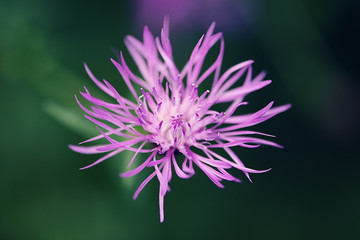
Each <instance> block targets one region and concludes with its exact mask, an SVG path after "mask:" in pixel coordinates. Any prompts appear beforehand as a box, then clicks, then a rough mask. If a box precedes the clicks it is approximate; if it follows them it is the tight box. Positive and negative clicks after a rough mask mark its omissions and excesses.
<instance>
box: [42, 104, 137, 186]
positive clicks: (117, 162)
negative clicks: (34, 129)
mask: <svg viewBox="0 0 360 240" xmlns="http://www.w3.org/2000/svg"><path fill="white" fill-rule="evenodd" d="M43 109H44V111H45V112H46V113H47V114H49V115H50V116H51V117H53V118H54V119H55V120H56V121H58V122H59V123H60V124H62V125H64V127H66V128H68V129H69V130H71V131H73V132H75V133H77V134H79V135H81V136H83V137H85V138H91V137H94V136H97V135H99V132H98V131H97V130H96V128H95V127H94V126H91V125H90V124H89V121H87V120H86V119H85V118H84V117H83V116H82V114H80V113H78V112H76V111H74V110H71V109H70V108H67V107H64V106H61V105H59V104H56V103H53V102H49V101H48V102H45V104H44V106H43ZM120 140H125V138H122V137H121V139H120ZM133 154H134V153H133V152H130V151H124V152H121V153H119V154H118V155H116V156H113V157H112V160H111V161H110V166H111V167H110V170H111V175H112V176H118V173H119V171H120V172H125V171H127V170H128V169H127V164H128V162H129V161H130V160H131V158H132V157H133ZM134 180H135V178H124V179H121V181H120V182H121V184H122V186H123V187H124V188H126V189H133V188H134V183H135V181H134ZM114 181H116V182H119V177H116V178H114Z"/></svg>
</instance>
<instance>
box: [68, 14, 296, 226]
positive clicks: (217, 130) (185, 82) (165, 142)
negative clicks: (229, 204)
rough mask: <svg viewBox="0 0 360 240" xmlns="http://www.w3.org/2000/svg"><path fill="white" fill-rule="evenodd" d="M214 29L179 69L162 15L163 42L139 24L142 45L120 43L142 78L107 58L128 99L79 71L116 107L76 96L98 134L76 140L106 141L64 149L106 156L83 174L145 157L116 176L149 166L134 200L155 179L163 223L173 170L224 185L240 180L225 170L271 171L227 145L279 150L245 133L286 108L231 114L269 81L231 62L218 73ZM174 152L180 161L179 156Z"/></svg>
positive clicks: (219, 38)
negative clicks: (120, 159)
mask: <svg viewBox="0 0 360 240" xmlns="http://www.w3.org/2000/svg"><path fill="white" fill-rule="evenodd" d="M214 28H215V23H213V24H212V25H211V26H210V28H209V29H208V31H207V33H206V34H205V35H203V36H202V37H201V38H200V40H199V41H198V43H197V44H196V46H195V48H194V49H193V51H192V53H191V56H190V58H189V60H188V62H187V63H186V64H185V66H184V68H183V69H182V70H181V71H179V70H178V68H177V67H176V65H175V62H174V60H173V56H172V47H171V44H170V41H169V20H168V18H165V20H164V26H163V29H162V31H161V37H156V38H154V37H153V35H152V34H151V33H150V31H149V30H148V28H147V27H145V28H144V39H143V42H141V41H139V40H137V39H135V38H134V37H131V36H128V37H126V39H125V44H126V46H127V48H128V50H129V52H130V54H131V56H132V58H133V59H134V61H135V63H136V65H137V67H138V70H139V72H140V76H139V75H137V74H135V73H134V72H133V71H131V70H130V69H129V67H128V66H127V64H126V62H125V60H124V57H123V55H122V53H121V52H120V58H119V61H115V60H113V59H111V61H112V62H113V64H114V65H115V67H116V68H117V70H118V71H119V73H120V74H121V76H122V78H123V80H124V82H125V83H126V85H127V87H128V90H129V92H130V93H131V95H132V97H133V99H132V100H128V99H126V98H125V97H123V96H121V95H120V94H119V93H118V92H117V91H116V90H115V88H114V87H113V86H112V85H111V84H110V83H108V82H107V81H106V80H103V82H101V81H99V80H98V79H96V78H95V76H94V75H93V74H92V73H91V71H90V70H89V68H88V67H87V65H86V64H85V69H86V71H87V73H88V75H89V76H90V78H91V79H92V80H93V81H94V83H95V84H96V85H97V86H98V87H99V88H100V89H101V90H102V91H104V92H105V93H106V94H108V95H109V96H110V97H112V98H113V99H114V102H112V103H110V102H106V101H103V100H101V99H98V98H96V97H94V96H92V95H91V94H90V92H89V91H88V90H87V89H86V88H85V92H81V95H82V96H83V97H84V98H85V99H86V100H88V101H89V102H90V103H92V104H93V106H92V107H91V109H87V108H85V107H84V106H83V105H82V104H81V103H80V102H79V101H78V99H77V98H76V96H75V98H76V100H77V102H78V104H79V106H80V107H81V108H82V109H83V110H84V111H85V112H86V115H85V117H86V118H88V119H89V120H90V121H92V122H93V123H95V124H96V125H97V128H98V130H99V132H100V135H98V136H96V137H94V138H91V139H89V140H87V141H85V142H82V143H86V142H92V141H96V140H99V139H105V140H107V141H108V143H107V144H102V145H95V146H74V145H70V148H71V149H72V150H74V151H76V152H79V153H84V154H96V153H107V154H106V155H105V156H103V157H101V158H100V159H98V160H97V161H95V162H94V163H92V164H90V165H89V166H86V167H84V168H82V169H85V168H88V167H91V166H94V165H96V164H98V163H100V162H102V161H104V160H106V159H108V158H109V157H111V156H114V155H116V154H118V153H120V152H122V151H125V150H127V151H132V152H134V156H133V158H132V159H131V160H130V163H129V165H128V167H130V166H131V165H132V164H133V162H134V161H135V159H136V158H137V156H138V155H139V154H147V155H146V160H145V161H144V162H142V163H141V164H138V166H137V167H136V168H134V169H132V170H130V171H128V172H125V173H122V174H121V176H122V177H130V176H133V175H135V174H137V173H139V172H140V171H142V170H143V169H145V168H146V167H150V168H153V172H152V173H151V174H150V175H149V176H148V177H147V178H146V179H145V180H144V182H143V183H142V184H141V185H140V186H139V188H138V189H137V190H136V192H135V194H134V199H136V198H137V196H138V194H139V193H140V192H141V190H142V189H143V188H144V186H145V185H146V184H147V183H148V182H149V181H150V180H151V179H152V178H154V177H155V176H156V177H157V178H158V180H159V183H160V188H159V205H160V221H161V222H162V221H163V220H164V210H163V209H164V196H165V194H166V193H167V192H168V191H169V190H170V188H169V182H170V180H171V177H172V171H173V170H175V173H176V175H177V176H178V177H180V178H189V177H191V176H192V175H193V174H194V173H195V170H194V165H196V166H197V167H198V168H200V169H201V170H202V171H203V172H204V173H205V174H206V175H207V176H208V177H209V178H210V179H211V181H213V182H214V183H215V184H216V185H217V186H219V187H221V188H223V185H222V184H221V181H222V180H228V181H237V182H239V181H240V180H239V179H237V178H235V177H234V176H232V175H231V174H230V173H229V172H228V169H230V168H237V169H239V170H240V171H242V172H244V174H245V175H246V177H247V178H248V179H249V180H250V176H249V173H262V172H266V171H268V170H269V169H267V170H261V171H258V170H253V169H250V168H247V167H245V166H244V164H243V163H242V162H241V161H240V159H239V157H238V156H237V155H236V154H235V152H234V151H233V150H232V147H237V146H240V147H245V148H256V147H259V146H260V145H270V146H275V147H281V146H280V145H278V144H276V143H273V142H271V141H268V140H264V139H261V138H258V137H256V136H268V137H271V135H267V134H264V133H260V132H255V131H250V130H244V128H247V127H250V126H253V125H256V124H258V123H261V122H264V121H266V120H267V119H269V118H271V117H273V116H275V115H276V114H278V113H280V112H283V111H285V110H287V109H288V108H289V107H290V105H283V106H280V107H275V108H273V107H272V105H273V102H271V103H269V104H268V105H267V106H265V107H264V108H262V109H260V110H259V111H257V112H255V113H252V114H243V115H236V114H235V111H236V110H241V108H242V107H243V106H244V105H246V104H247V103H246V102H244V101H243V100H244V98H245V96H246V95H247V94H249V93H251V92H253V91H256V90H258V89H260V88H263V87H264V86H266V85H268V84H270V82H271V81H270V80H263V78H264V76H265V74H264V73H260V74H259V75H257V76H256V77H253V76H252V67H251V65H252V63H253V61H245V62H242V63H239V64H236V65H234V66H233V67H231V68H229V69H228V70H227V71H225V73H223V74H220V68H221V63H222V57H223V53H224V40H223V37H222V34H221V33H215V34H214V33H213V31H214ZM218 42H219V43H220V50H219V53H218V56H217V58H216V60H215V61H214V62H213V63H212V64H211V65H210V67H209V68H207V69H203V62H204V60H205V57H206V55H207V53H208V51H209V50H210V49H211V48H212V47H213V46H214V45H215V44H216V43H218ZM241 77H243V78H244V81H243V83H242V84H241V85H240V86H237V87H234V84H235V83H236V82H238V81H239V79H240V78H241ZM211 78H212V87H211V89H210V90H207V91H205V92H200V93H199V92H198V91H199V90H198V87H199V85H200V84H201V83H202V82H203V81H210V80H209V79H211ZM218 103H227V104H228V107H227V108H226V109H225V111H223V112H217V111H215V110H214V109H213V106H214V105H216V104H218ZM119 139H121V140H119ZM82 143H81V144H82ZM216 148H222V149H224V150H225V152H226V156H222V155H220V154H218V153H217V151H216V150H215V149H216ZM178 153H180V154H181V155H183V157H179V155H180V154H178ZM180 161H181V162H180ZM250 181H251V180H250Z"/></svg>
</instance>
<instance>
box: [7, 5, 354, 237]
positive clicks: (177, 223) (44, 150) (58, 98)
mask: <svg viewBox="0 0 360 240" xmlns="http://www.w3.org/2000/svg"><path fill="white" fill-rule="evenodd" d="M156 2H159V1H156ZM189 2H190V0H189ZM194 2H196V1H194ZM227 2H229V1H227ZM140 3H141V1H109V2H101V3H100V2H98V1H87V2H86V3H84V2H80V1H78V2H74V1H70V0H65V1H59V0H54V1H45V0H34V1H6V0H1V1H0V101H1V103H2V104H1V105H0V111H1V113H2V114H1V118H0V126H1V129H2V131H1V137H0V143H1V144H0V212H1V215H0V239H9V240H12V239H14V240H16V239H44V240H45V239H46V240H47V239H51V240H56V239H87V240H90V239H184V238H186V239H203V238H206V239H218V238H221V239H223V238H226V239H240V238H247V239H264V238H267V239H339V238H341V239H357V238H360V232H359V228H358V216H359V215H360V210H359V207H358V202H359V201H360V193H359V190H358V186H359V183H360V182H359V177H358V173H357V172H356V171H355V170H356V169H358V167H359V162H358V159H359V156H358V150H357V147H358V134H359V127H358V122H359V120H360V114H359V107H358V104H359V102H360V101H359V100H360V99H359V97H360V94H359V82H358V70H357V68H358V55H359V52H360V51H359V45H358V44H357V43H358V42H359V40H360V39H359V36H358V32H359V25H358V23H357V22H358V21H357V19H356V16H357V11H358V9H359V6H358V4H356V3H355V2H354V1H350V0H345V1H328V2H326V4H325V3H323V2H321V1H310V0H294V1H285V0H280V1H276V2H273V1H266V0H258V1H250V2H249V1H244V0H243V1H237V7H238V8H240V9H241V6H242V5H241V4H245V3H246V4H247V5H246V7H247V8H249V9H251V14H252V15H251V14H247V15H246V16H248V17H250V18H251V21H250V20H249V21H247V20H246V18H245V16H240V17H239V16H235V17H237V18H236V19H243V20H244V24H239V25H236V26H241V29H238V30H237V29H236V28H230V27H229V28H226V29H220V28H217V29H216V30H218V31H223V32H224V37H225V57H224V63H223V69H225V68H227V67H230V66H231V65H233V64H235V63H237V62H240V61H243V60H246V59H254V60H256V62H255V65H254V67H255V71H254V72H255V73H257V72H260V71H261V70H263V69H266V70H267V72H268V73H269V74H268V77H269V78H270V79H272V80H273V83H272V84H271V85H270V86H269V87H267V88H266V89H264V90H261V91H259V92H257V93H254V94H253V95H251V96H249V99H248V101H249V102H250V103H251V106H249V108H250V109H256V108H258V107H261V106H264V105H265V104H266V103H268V102H269V101H271V100H275V103H277V104H279V105H280V104H284V103H288V102H291V103H292V104H293V108H292V109H291V110H290V111H289V112H287V113H284V114H283V115H281V116H279V117H277V118H275V119H272V120H270V121H268V122H267V123H264V124H262V125H259V126H257V127H254V128H252V129H256V130H259V131H264V132H267V133H270V134H275V135H277V136H278V138H277V140H276V141H278V142H279V143H280V144H282V145H284V146H285V149H284V150H278V149H272V148H266V147H263V148H260V149H238V150H237V153H238V155H239V156H240V158H241V159H242V160H243V161H244V162H245V164H246V165H249V167H253V168H257V169H265V168H268V167H271V168H272V171H271V172H269V173H266V174H261V175H254V176H253V180H254V184H250V183H248V182H247V181H244V183H243V184H236V183H225V186H226V189H224V190H222V189H218V188H217V187H216V186H213V184H212V183H211V182H210V181H209V180H208V179H207V178H206V176H204V174H202V173H201V172H200V171H197V174H196V175H195V176H194V177H193V178H191V179H189V180H182V179H178V178H176V177H174V179H173V180H172V182H171V184H170V187H171V189H172V191H171V192H170V193H168V194H167V195H166V198H165V216H166V217H165V222H164V223H163V224H160V223H159V220H158V183H157V181H156V180H152V181H151V182H150V183H149V185H148V186H147V187H146V188H145V189H144V190H143V192H142V193H141V194H140V196H139V198H138V199H137V200H136V201H133V200H132V194H133V192H134V191H135V190H136V188H137V186H138V185H139V184H140V183H141V182H142V181H143V179H145V178H146V176H147V174H149V173H150V171H148V172H146V173H141V174H140V175H139V176H135V177H132V178H129V179H120V178H119V177H118V173H119V172H122V171H124V168H125V166H126V165H127V164H128V162H129V161H130V159H131V157H132V153H129V152H126V153H123V154H120V155H119V156H116V157H114V158H111V159H109V160H107V161H105V162H104V163H102V164H100V165H98V166H96V167H93V168H90V169H87V170H84V171H78V169H79V168H81V167H83V166H86V165H88V164H90V163H92V161H95V160H96V159H97V157H98V156H87V155H80V154H76V153H74V152H72V151H71V150H70V149H68V147H67V145H68V144H77V143H78V142H81V141H83V140H85V139H86V138H88V137H91V136H94V135H96V134H97V133H96V132H97V131H96V128H95V127H94V125H93V124H91V123H89V122H88V121H86V119H85V118H83V117H82V115H83V113H82V112H81V109H80V108H79V107H78V106H77V104H76V102H75V99H74V97H73V96H74V95H75V94H77V93H78V91H82V89H83V86H84V85H86V87H87V88H88V89H89V90H90V91H91V92H92V94H94V95H96V96H101V97H106V96H105V94H103V93H101V92H100V91H99V90H98V89H97V88H96V87H95V86H94V84H93V83H92V82H91V80H90V79H89V78H88V77H87V76H86V73H85V71H84V70H83V62H84V61H86V62H87V63H88V64H89V66H90V68H91V69H92V71H93V73H94V74H95V75H96V76H98V77H99V78H100V79H101V78H106V79H108V80H109V81H110V82H111V83H112V84H114V85H115V86H116V87H117V88H118V89H126V88H124V84H123V83H122V82H121V78H120V76H119V74H118V73H117V72H116V69H115V68H114V67H113V66H112V64H111V62H110V61H109V57H114V56H113V53H112V52H111V50H110V49H111V48H116V49H122V50H124V49H125V47H124V44H123V42H122V40H123V38H124V37H125V36H126V35H127V34H131V35H134V36H136V37H138V38H141V33H142V29H140V28H139V26H138V23H139V21H140V20H139V16H138V14H137V7H138V4H140ZM154 3H155V1H154ZM185 3H186V1H184V4H185ZM244 6H245V5H244ZM204 9H206V8H204ZM162 11H163V9H162ZM233 12H234V11H232V13H231V14H242V10H239V11H238V12H237V11H235V13H233ZM153 14H155V15H156V14H157V13H156V12H154V13H153ZM174 14H175V13H174ZM204 14H205V13H204ZM229 14H230V13H229ZM250 15H251V16H250ZM147 16H151V15H147ZM145 17H146V16H143V18H141V21H147V20H146V19H145ZM160 17H161V18H162V16H160ZM170 17H171V16H170ZM174 17H175V16H174ZM198 17H199V18H201V17H202V13H201V12H199V13H198ZM216 17H218V18H220V17H221V16H215V15H214V18H216ZM192 19H193V18H192ZM195 19H196V18H195ZM205 20H206V21H207V20H208V19H207V18H206V19H205ZM205 20H204V21H205ZM213 20H215V21H217V19H213ZM209 21H211V19H209ZM218 21H220V20H218ZM155 27H156V26H153V27H152V28H151V30H152V32H153V34H154V35H158V34H159V33H160V28H155ZM192 27H193V25H191V24H190V25H189V26H188V28H189V29H188V31H184V26H182V30H181V31H179V32H177V29H176V28H175V27H174V28H173V27H171V25H170V31H171V33H170V35H171V36H170V37H171V40H173V49H174V55H175V58H176V59H178V63H179V66H181V64H183V63H185V62H186V59H187V57H188V56H189V54H190V52H191V49H192V47H193V46H194V44H195V43H196V41H197V40H198V38H199V37H200V36H201V34H202V33H203V32H205V31H206V29H202V30H201V32H200V31H199V29H198V26H197V27H196V28H192ZM124 52H125V58H126V59H130V57H129V54H128V53H126V51H124ZM129 64H130V67H131V68H134V64H133V63H132V62H131V60H130V61H129ZM122 94H124V95H128V93H127V92H125V91H123V92H122ZM81 101H82V100H81ZM234 174H235V175H238V176H239V175H240V177H242V179H245V178H244V176H242V175H241V174H240V173H236V172H234Z"/></svg>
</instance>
